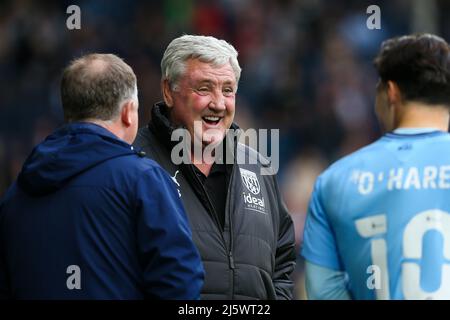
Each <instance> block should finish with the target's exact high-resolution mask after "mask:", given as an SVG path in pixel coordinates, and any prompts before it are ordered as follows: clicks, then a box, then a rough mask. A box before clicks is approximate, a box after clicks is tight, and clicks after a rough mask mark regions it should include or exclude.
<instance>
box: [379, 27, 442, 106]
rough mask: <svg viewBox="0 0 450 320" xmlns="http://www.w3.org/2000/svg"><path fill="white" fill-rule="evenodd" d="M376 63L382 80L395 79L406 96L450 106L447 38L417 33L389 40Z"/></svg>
mask: <svg viewBox="0 0 450 320" xmlns="http://www.w3.org/2000/svg"><path fill="white" fill-rule="evenodd" d="M374 64H375V67H376V69H377V71H378V74H379V76H380V78H381V81H382V82H383V83H386V82H387V81H389V80H391V81H393V82H395V83H396V84H397V85H398V86H399V88H400V91H401V93H402V96H403V97H404V99H405V100H407V101H420V102H424V103H427V104H444V105H449V106H450V48H449V45H448V43H447V42H446V41H445V40H444V39H442V38H440V37H438V36H435V35H431V34H414V35H407V36H402V37H396V38H392V39H389V40H386V41H384V42H383V43H382V44H381V49H380V52H379V54H378V56H377V57H376V58H375V60H374Z"/></svg>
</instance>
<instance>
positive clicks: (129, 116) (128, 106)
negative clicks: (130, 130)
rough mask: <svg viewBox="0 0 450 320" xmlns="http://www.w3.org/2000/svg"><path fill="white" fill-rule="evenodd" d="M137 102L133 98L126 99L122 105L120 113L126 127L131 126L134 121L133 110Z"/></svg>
mask: <svg viewBox="0 0 450 320" xmlns="http://www.w3.org/2000/svg"><path fill="white" fill-rule="evenodd" d="M134 104H135V102H134V101H133V100H128V101H125V102H124V103H123V105H122V111H121V113H120V118H121V120H122V123H123V124H124V125H125V126H126V127H130V126H131V125H132V122H133V111H134V108H135V105H134Z"/></svg>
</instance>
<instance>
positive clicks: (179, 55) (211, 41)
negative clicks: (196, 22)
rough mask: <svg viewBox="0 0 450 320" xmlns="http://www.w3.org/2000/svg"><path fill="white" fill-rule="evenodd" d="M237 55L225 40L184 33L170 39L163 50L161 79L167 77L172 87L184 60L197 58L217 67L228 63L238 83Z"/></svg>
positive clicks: (239, 68) (179, 74) (182, 71)
mask: <svg viewBox="0 0 450 320" xmlns="http://www.w3.org/2000/svg"><path fill="white" fill-rule="evenodd" d="M237 56H238V53H237V51H236V49H235V48H234V47H233V46H232V45H231V44H229V43H228V42H226V41H225V40H219V39H216V38H214V37H211V36H195V35H184V36H181V37H178V38H176V39H174V40H172V42H170V44H169V45H168V46H167V49H166V51H165V52H164V56H163V58H162V60H161V72H162V80H166V79H167V80H168V81H169V83H170V85H171V87H172V89H173V88H174V86H175V85H176V82H177V81H178V79H179V77H180V76H181V75H182V74H183V73H184V71H185V68H186V64H185V63H186V61H187V60H189V59H198V60H200V61H202V62H206V63H211V64H212V65H214V66H218V67H219V66H223V65H224V64H226V63H230V65H231V67H232V68H233V71H234V75H235V76H236V83H238V82H239V78H240V76H241V67H240V66H239V62H238V60H237Z"/></svg>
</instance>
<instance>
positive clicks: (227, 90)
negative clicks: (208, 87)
mask: <svg viewBox="0 0 450 320" xmlns="http://www.w3.org/2000/svg"><path fill="white" fill-rule="evenodd" d="M223 93H224V95H226V96H229V95H232V94H233V93H234V90H233V89H232V88H225V89H224V90H223Z"/></svg>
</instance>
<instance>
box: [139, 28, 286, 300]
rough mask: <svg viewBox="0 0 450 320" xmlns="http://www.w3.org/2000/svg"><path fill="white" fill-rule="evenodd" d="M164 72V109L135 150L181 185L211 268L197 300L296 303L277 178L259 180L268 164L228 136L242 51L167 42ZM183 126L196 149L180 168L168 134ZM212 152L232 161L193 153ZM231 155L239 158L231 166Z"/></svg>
mask: <svg viewBox="0 0 450 320" xmlns="http://www.w3.org/2000/svg"><path fill="white" fill-rule="evenodd" d="M161 69H162V79H161V86H162V93H163V97H164V102H160V103H157V104H156V105H155V106H154V107H153V109H152V120H151V122H150V123H149V125H148V126H147V127H144V128H141V129H140V130H139V133H138V137H137V139H136V141H135V145H136V146H139V147H142V148H143V149H144V151H145V152H146V153H147V155H148V156H149V157H150V158H152V159H154V160H156V161H157V162H158V163H159V164H161V166H162V167H163V168H165V169H166V170H167V171H168V172H169V174H170V175H171V176H172V179H173V180H174V182H175V183H176V184H177V187H178V192H179V194H180V197H181V199H182V201H183V204H184V206H185V209H186V212H187V213H188V218H189V221H190V223H191V227H192V232H193V239H194V242H195V244H196V245H197V247H198V249H199V251H200V254H201V257H202V261H203V264H204V268H205V283H204V287H203V289H202V295H201V297H202V298H203V299H291V298H292V290H293V282H292V279H291V273H292V271H293V270H294V267H295V243H294V241H295V240H294V227H293V224H292V220H291V218H290V216H289V213H288V212H287V210H286V207H285V205H284V202H283V201H282V199H281V196H280V193H279V189H278V185H277V182H276V176H275V174H272V175H261V174H260V173H261V172H262V171H264V170H262V168H267V167H270V163H269V162H268V161H267V160H266V159H264V158H263V157H262V156H261V155H260V154H258V153H257V152H256V151H255V150H252V149H250V148H248V147H246V146H244V145H241V144H239V143H238V142H237V138H236V135H232V137H230V135H227V130H228V129H230V128H232V129H234V130H238V127H237V125H236V124H234V123H233V119H234V114H235V99H236V90H237V87H238V81H239V77H240V73H241V68H240V66H239V63H238V60H237V52H236V50H235V49H234V48H233V47H232V46H231V45H230V44H229V43H227V42H225V41H223V40H218V39H216V38H213V37H205V36H192V35H184V36H182V37H179V38H177V39H174V40H173V41H172V42H171V43H170V44H169V46H168V47H167V49H166V51H165V53H164V56H163V59H162V62H161ZM179 128H183V129H184V131H185V133H186V135H185V136H187V137H189V139H186V140H188V142H190V146H189V147H188V148H187V149H184V150H185V153H189V155H188V156H187V159H188V161H184V162H183V163H181V164H180V165H177V164H176V161H174V160H175V159H173V158H172V157H171V154H172V150H173V149H174V147H175V145H176V144H177V143H178V141H172V140H173V139H172V138H173V135H172V133H173V132H174V130H175V129H179ZM225 137H227V138H226V139H225ZM211 146H215V147H222V150H225V151H226V152H227V153H228V154H227V159H226V160H227V161H223V160H224V158H223V157H222V156H223V153H222V154H219V153H218V152H216V153H211V154H210V155H209V156H210V157H205V155H204V154H203V153H201V154H200V155H198V154H196V153H195V152H192V151H194V149H195V148H196V147H198V148H199V149H200V150H203V151H205V150H206V149H208V147H211ZM216 150H219V149H216ZM204 153H205V154H206V152H204ZM229 154H232V155H237V156H234V157H232V160H233V161H231V163H230V162H229V161H228V159H229V157H228V155H229ZM243 155H244V156H243ZM211 156H212V160H213V161H207V160H211ZM206 158H208V159H206ZM237 159H248V163H238V161H237ZM224 162H226V163H224Z"/></svg>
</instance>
